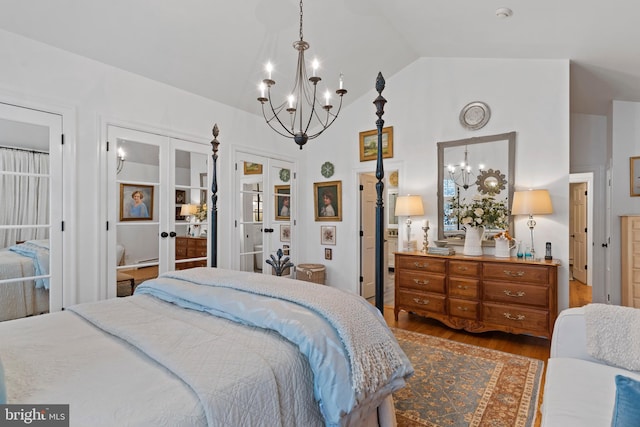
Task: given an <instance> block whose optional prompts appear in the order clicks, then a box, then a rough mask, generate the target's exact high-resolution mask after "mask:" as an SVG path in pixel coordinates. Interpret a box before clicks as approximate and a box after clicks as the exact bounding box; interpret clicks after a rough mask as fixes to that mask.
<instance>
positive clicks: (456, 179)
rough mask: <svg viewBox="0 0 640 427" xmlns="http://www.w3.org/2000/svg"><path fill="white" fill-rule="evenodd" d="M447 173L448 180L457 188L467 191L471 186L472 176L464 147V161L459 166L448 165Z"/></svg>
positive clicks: (481, 166)
mask: <svg viewBox="0 0 640 427" xmlns="http://www.w3.org/2000/svg"><path fill="white" fill-rule="evenodd" d="M478 170H479V171H480V172H482V171H483V170H484V165H480V166H479V168H478ZM447 172H449V179H450V180H451V181H453V183H454V184H455V185H456V186H458V187H462V188H464V189H465V190H467V189H469V187H470V186H471V184H473V179H474V176H473V172H472V169H471V164H470V163H469V153H468V151H467V147H466V146H465V147H464V161H462V162H460V164H459V165H448V166H447Z"/></svg>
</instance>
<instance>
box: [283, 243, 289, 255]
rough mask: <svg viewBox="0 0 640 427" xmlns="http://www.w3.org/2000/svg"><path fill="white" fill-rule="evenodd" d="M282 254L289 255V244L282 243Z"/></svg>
mask: <svg viewBox="0 0 640 427" xmlns="http://www.w3.org/2000/svg"><path fill="white" fill-rule="evenodd" d="M282 254H283V255H286V256H289V245H282Z"/></svg>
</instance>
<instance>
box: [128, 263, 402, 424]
mask: <svg viewBox="0 0 640 427" xmlns="http://www.w3.org/2000/svg"><path fill="white" fill-rule="evenodd" d="M135 293H136V294H149V295H153V296H155V297H157V298H160V299H162V300H165V301H168V302H172V303H175V304H177V305H180V306H182V307H186V308H190V309H195V310H199V311H203V312H208V313H211V314H214V315H216V316H220V317H224V318H227V319H230V320H233V321H235V322H239V323H243V324H247V325H251V326H258V327H261V328H267V329H272V330H275V331H277V332H278V333H280V334H281V335H282V336H284V337H285V338H287V339H288V340H290V341H291V342H293V343H294V344H296V345H297V346H298V348H299V349H300V351H301V352H302V354H304V355H305V356H306V357H307V359H308V361H309V364H310V366H311V369H312V371H313V373H314V394H315V397H316V400H317V401H318V402H319V404H320V409H321V411H322V414H323V415H324V417H325V420H326V422H327V425H332V426H333V425H340V424H341V418H342V417H343V416H344V415H345V414H347V413H350V412H352V410H354V408H356V406H359V407H371V406H375V405H377V404H379V403H380V402H381V401H382V400H383V399H384V397H385V396H387V395H388V394H390V393H392V392H393V391H395V390H397V389H399V388H401V387H403V386H404V384H405V378H407V377H408V376H410V375H411V374H412V373H413V368H412V366H411V363H410V362H409V360H408V358H407V357H406V355H405V354H404V352H403V351H402V350H401V349H400V347H399V345H398V343H397V341H396V340H395V338H394V337H393V334H392V332H391V331H390V330H389V328H388V327H387V326H386V324H385V322H384V319H383V318H382V316H381V315H380V313H379V312H378V311H377V309H376V308H375V307H373V306H372V305H371V304H369V303H368V302H366V300H363V299H362V298H360V297H358V296H356V295H353V294H348V293H346V292H343V291H339V290H337V289H334V288H330V287H326V286H319V285H317V284H313V283H309V282H302V281H296V280H290V279H283V278H280V277H275V276H269V275H262V274H255V273H246V272H238V271H231V270H223V269H209V268H197V269H190V270H184V271H181V272H171V273H167V274H164V275H162V276H161V277H160V278H158V279H153V280H150V281H147V282H144V283H142V284H141V285H139V286H138V287H137V288H136V291H135ZM372 349H373V350H372ZM355 372H360V374H359V376H360V377H362V378H358V375H354V373H355Z"/></svg>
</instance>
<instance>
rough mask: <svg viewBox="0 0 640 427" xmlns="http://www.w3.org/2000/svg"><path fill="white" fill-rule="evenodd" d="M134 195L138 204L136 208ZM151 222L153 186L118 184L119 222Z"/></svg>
mask: <svg viewBox="0 0 640 427" xmlns="http://www.w3.org/2000/svg"><path fill="white" fill-rule="evenodd" d="M136 195H137V196H138V197H139V199H140V203H138V204H137V206H136V198H135V197H136ZM152 220H153V185H139V184H120V221H152Z"/></svg>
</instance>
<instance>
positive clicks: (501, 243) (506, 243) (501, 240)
mask: <svg viewBox="0 0 640 427" xmlns="http://www.w3.org/2000/svg"><path fill="white" fill-rule="evenodd" d="M495 242H496V255H495V256H496V258H509V257H511V249H513V248H515V247H516V243H515V240H510V239H507V238H506V237H504V236H500V237H498V238H497V239H495Z"/></svg>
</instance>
